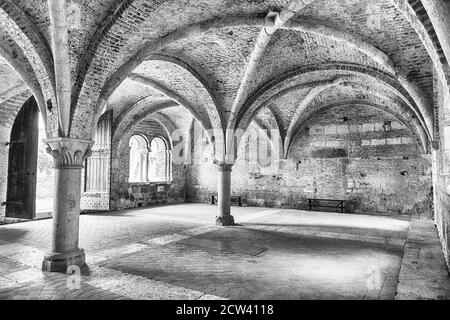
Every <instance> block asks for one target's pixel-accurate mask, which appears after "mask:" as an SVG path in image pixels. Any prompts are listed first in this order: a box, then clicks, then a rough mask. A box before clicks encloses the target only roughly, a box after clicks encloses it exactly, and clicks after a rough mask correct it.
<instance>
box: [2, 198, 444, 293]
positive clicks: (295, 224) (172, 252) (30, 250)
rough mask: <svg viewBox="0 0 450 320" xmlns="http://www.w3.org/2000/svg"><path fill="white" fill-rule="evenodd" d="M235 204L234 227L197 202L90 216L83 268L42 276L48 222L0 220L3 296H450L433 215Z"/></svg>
mask: <svg viewBox="0 0 450 320" xmlns="http://www.w3.org/2000/svg"><path fill="white" fill-rule="evenodd" d="M232 211H233V215H234V216H235V220H236V221H237V222H238V223H239V225H238V226H235V227H227V228H220V227H216V226H214V225H213V224H212V222H213V221H214V215H215V212H216V207H215V206H209V205H199V204H183V205H174V206H167V207H156V208H148V209H139V210H128V211H122V212H116V213H114V214H98V215H94V214H91V215H83V216H81V219H80V246H81V247H82V248H84V249H85V251H86V256H87V263H88V268H87V269H86V270H83V271H82V273H81V275H78V270H74V272H75V273H74V274H71V275H65V274H54V273H44V272H42V271H41V269H40V267H41V262H42V257H43V253H44V252H45V251H46V250H47V249H48V245H49V244H50V237H51V220H49V219H48V220H39V221H32V222H25V223H18V224H12V225H4V226H0V299H394V298H397V299H448V298H450V279H449V277H448V273H447V271H446V269H445V264H444V262H443V257H442V253H440V251H439V250H440V248H439V243H438V242H437V241H436V239H437V238H436V234H435V231H433V230H434V226H433V224H432V222H431V221H424V220H412V221H409V219H406V218H394V217H380V216H363V215H347V214H337V213H323V212H306V211H297V210H284V209H271V208H251V207H233V208H232ZM418 252H419V253H418ZM430 252H432V253H433V254H431V253H430ZM420 253H421V254H420ZM399 277H400V282H399ZM418 284H419V285H420V287H419V288H420V290H414V288H416V286H417V285H418Z"/></svg>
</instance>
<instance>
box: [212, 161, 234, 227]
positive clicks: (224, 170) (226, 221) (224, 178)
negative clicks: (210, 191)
mask: <svg viewBox="0 0 450 320" xmlns="http://www.w3.org/2000/svg"><path fill="white" fill-rule="evenodd" d="M217 174H218V177H217V178H218V179H217V182H218V189H217V195H218V200H217V202H218V216H217V217H216V224H217V225H221V226H229V225H234V218H233V216H232V215H231V201H230V195H231V165H228V164H220V165H218V172H217Z"/></svg>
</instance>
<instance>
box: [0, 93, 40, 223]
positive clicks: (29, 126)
mask: <svg viewBox="0 0 450 320" xmlns="http://www.w3.org/2000/svg"><path fill="white" fill-rule="evenodd" d="M38 139H39V108H38V105H37V102H36V100H35V99H34V97H31V98H30V99H28V100H27V101H26V102H25V104H24V105H23V106H22V108H21V109H20V111H19V113H18V114H17V117H16V119H15V121H14V124H13V127H12V130H11V136H10V140H9V142H8V145H9V156H8V183H7V195H6V210H5V216H6V217H8V218H20V219H34V218H35V217H36V203H35V201H36V176H37V160H38Z"/></svg>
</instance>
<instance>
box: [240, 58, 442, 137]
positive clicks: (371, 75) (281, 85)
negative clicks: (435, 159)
mask: <svg viewBox="0 0 450 320" xmlns="http://www.w3.org/2000/svg"><path fill="white" fill-rule="evenodd" d="M321 71H326V72H331V71H332V72H340V73H344V74H350V75H352V74H353V75H356V76H358V77H365V78H367V79H371V80H373V81H376V82H377V83H379V84H380V85H382V86H384V87H387V88H391V89H392V90H393V91H394V92H396V93H397V95H398V96H399V97H401V98H402V99H403V100H404V101H405V103H407V105H408V106H409V107H410V108H411V110H413V111H414V113H415V114H416V115H417V117H418V119H419V120H420V121H421V123H422V125H423V126H424V128H426V133H427V135H428V137H429V139H430V140H432V137H433V135H432V133H431V132H430V123H429V121H427V122H426V121H425V119H424V117H423V114H422V113H421V111H422V110H420V109H419V107H418V105H417V104H416V101H415V100H414V99H413V97H412V96H411V95H410V94H409V93H408V91H407V90H406V89H405V88H404V87H403V86H402V85H401V84H400V83H399V81H398V80H397V79H396V78H395V77H393V76H392V75H390V74H388V73H386V72H383V71H380V70H378V69H375V68H370V67H366V66H361V65H356V64H349V63H333V62H332V63H324V64H320V65H309V66H303V67H300V68H297V69H294V70H292V71H290V72H287V73H286V74H285V75H283V77H281V78H276V79H272V80H270V81H268V82H267V83H266V84H265V85H263V86H261V87H260V88H259V89H258V90H257V91H256V92H255V94H253V95H252V96H251V97H250V98H249V99H248V100H247V101H246V103H245V104H244V107H243V108H242V110H241V113H240V115H239V117H238V119H239V122H237V125H236V128H245V126H248V123H249V119H251V117H252V116H253V115H254V114H255V112H256V111H257V110H258V109H259V108H261V107H262V106H264V105H267V104H268V103H270V101H271V100H272V99H273V98H274V97H276V95H277V94H279V93H280V92H283V90H289V88H295V87H296V86H298V84H296V82H300V83H302V82H301V80H302V79H304V78H306V77H307V76H308V74H312V73H318V72H321ZM339 76H342V75H337V76H336V77H339ZM301 85H306V84H305V83H302V84H301ZM431 123H432V122H431ZM431 129H432V126H431Z"/></svg>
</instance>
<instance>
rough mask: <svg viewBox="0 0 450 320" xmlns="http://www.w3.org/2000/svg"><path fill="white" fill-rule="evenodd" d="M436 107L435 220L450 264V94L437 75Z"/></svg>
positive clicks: (434, 157)
mask: <svg viewBox="0 0 450 320" xmlns="http://www.w3.org/2000/svg"><path fill="white" fill-rule="evenodd" d="M434 98H435V99H434V100H435V108H436V109H438V110H439V118H438V128H439V135H440V136H439V141H438V143H437V144H438V145H437V147H438V148H437V149H435V150H433V160H434V161H433V167H434V170H433V171H434V173H435V174H434V176H433V178H434V191H435V196H434V198H435V204H434V206H435V222H436V227H437V229H438V232H439V237H440V240H441V243H442V249H443V251H444V256H445V259H446V261H447V265H448V266H450V95H449V94H448V88H445V89H444V87H443V86H442V84H441V83H439V81H438V80H437V77H436V76H435V97H434Z"/></svg>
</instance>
